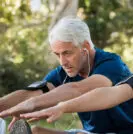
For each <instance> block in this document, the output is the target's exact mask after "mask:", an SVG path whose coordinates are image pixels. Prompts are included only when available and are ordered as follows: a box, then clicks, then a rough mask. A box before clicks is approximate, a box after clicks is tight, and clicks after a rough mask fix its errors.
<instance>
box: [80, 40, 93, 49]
mask: <svg viewBox="0 0 133 134" xmlns="http://www.w3.org/2000/svg"><path fill="white" fill-rule="evenodd" d="M82 47H83V50H85V49H87V50H88V51H89V50H90V49H91V47H90V44H89V42H88V41H86V40H85V41H84V43H83V45H82Z"/></svg>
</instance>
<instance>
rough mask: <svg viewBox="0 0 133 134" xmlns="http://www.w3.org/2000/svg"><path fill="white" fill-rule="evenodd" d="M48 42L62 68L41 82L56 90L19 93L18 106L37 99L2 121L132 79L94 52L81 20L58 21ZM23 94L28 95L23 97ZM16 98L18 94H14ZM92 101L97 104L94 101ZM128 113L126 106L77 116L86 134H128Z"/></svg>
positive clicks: (117, 63) (110, 57)
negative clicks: (51, 85)
mask: <svg viewBox="0 0 133 134" xmlns="http://www.w3.org/2000/svg"><path fill="white" fill-rule="evenodd" d="M49 41H50V46H51V50H52V52H53V53H55V55H56V56H57V59H58V60H59V62H60V65H61V66H59V67H57V68H56V69H54V70H52V71H51V72H49V73H48V75H47V76H46V77H45V78H44V80H46V81H48V82H49V83H52V84H53V85H54V86H55V88H54V90H51V91H50V92H48V93H45V94H43V95H41V94H42V91H41V90H38V91H34V92H31V91H21V92H24V94H23V97H20V98H22V99H20V100H18V102H17V103H19V102H21V101H24V100H26V99H28V98H30V97H32V96H36V97H32V98H31V99H28V100H27V101H24V102H22V103H20V104H18V105H17V106H15V107H13V108H11V109H8V110H6V111H3V112H2V113H1V115H0V116H1V117H4V116H8V115H12V116H16V117H19V115H20V114H22V113H26V112H32V111H36V110H40V109H43V108H48V107H51V106H55V105H56V104H58V103H59V102H61V101H65V100H70V99H73V98H76V97H78V96H81V95H83V94H85V93H87V92H89V91H91V90H93V89H95V88H100V87H110V86H112V85H115V84H116V83H118V82H119V81H121V80H123V79H124V78H126V77H128V76H130V75H131V72H130V71H129V69H128V68H127V66H126V65H125V64H124V63H123V62H122V61H121V59H120V57H119V56H117V55H115V54H112V53H108V52H104V51H102V50H100V49H97V48H94V45H93V43H92V41H91V37H90V32H89V29H88V26H87V25H86V24H85V23H84V22H83V21H81V20H80V19H77V18H63V19H62V20H60V21H59V23H57V25H56V26H55V27H54V28H53V29H52V30H51V32H50V34H49ZM25 92H28V93H29V94H28V95H25ZM18 94H19V92H17V95H18ZM13 95H14V93H13ZM37 95H38V96H37ZM9 96H10V95H9ZM9 96H8V97H9ZM18 96H19V95H18ZM93 97H95V96H93ZM8 100H9V99H8ZM95 101H99V100H97V99H95ZM105 101H106V100H105ZM3 103H5V102H3ZM10 103H11V102H10ZM130 104H132V102H130ZM13 105H16V103H15V104H14V103H13V102H12V104H11V105H10V107H11V106H13ZM101 107H102V106H101ZM6 108H7V107H6ZM6 108H5V109H6ZM8 108H9V107H8ZM3 109H4V108H3ZM125 110H126V111H125ZM127 112H128V104H127V103H123V105H122V106H121V107H119V106H116V107H113V108H112V109H108V110H100V111H91V112H90V111H89V112H80V113H78V115H79V117H80V119H81V122H82V124H83V129H84V130H83V131H84V132H85V133H89V132H92V133H109V132H113V133H117V132H119V133H120V132H123V133H124V132H126V133H127V130H128V132H129V133H130V132H132V131H133V130H132V129H133V128H132V121H131V120H132V119H130V118H131V117H132V113H130V116H131V117H130V116H129V118H128V119H127V118H126V117H127V115H126V113H127ZM118 115H119V116H118ZM14 121H16V118H14V119H13V121H12V123H11V126H12V124H13V123H14ZM32 132H33V134H34V133H37V134H41V133H45V134H51V133H52V134H67V133H74V134H76V133H78V132H82V130H78V131H77V130H76V131H75V130H74V131H73V130H72V131H71V132H70V131H64V132H63V131H54V130H49V129H46V128H37V127H36V128H34V129H33V130H32Z"/></svg>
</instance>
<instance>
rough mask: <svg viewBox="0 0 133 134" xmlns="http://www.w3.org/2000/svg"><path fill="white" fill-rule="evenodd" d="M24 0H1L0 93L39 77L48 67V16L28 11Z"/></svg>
mask: <svg viewBox="0 0 133 134" xmlns="http://www.w3.org/2000/svg"><path fill="white" fill-rule="evenodd" d="M28 2H29V1H28V0H25V1H23V0H19V1H18V0H11V1H7V0H4V1H3V2H2V6H1V7H0V13H1V18H0V31H1V32H0V68H1V69H0V96H3V95H4V94H7V93H8V92H12V91H14V90H16V89H20V88H23V87H25V86H26V85H28V84H29V83H32V82H33V81H37V80H40V79H42V78H43V77H44V76H45V75H46V73H47V72H48V70H50V69H51V66H50V65H51V64H49V63H50V62H52V61H49V62H48V61H47V60H48V58H47V55H48V47H47V41H46V40H47V31H48V29H47V28H48V24H49V22H50V21H49V18H48V17H47V19H46V18H44V17H42V16H43V14H42V13H41V12H38V13H32V12H31V10H30V6H29V3H28ZM40 18H41V19H40Z"/></svg>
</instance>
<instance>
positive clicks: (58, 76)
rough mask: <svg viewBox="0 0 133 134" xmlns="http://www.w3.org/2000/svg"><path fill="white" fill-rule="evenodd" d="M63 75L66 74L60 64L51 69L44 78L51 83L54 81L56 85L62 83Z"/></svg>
mask: <svg viewBox="0 0 133 134" xmlns="http://www.w3.org/2000/svg"><path fill="white" fill-rule="evenodd" d="M63 76H65V74H64V72H63V71H62V68H61V67H60V66H59V67H57V68H56V69H54V70H52V71H50V72H49V73H48V74H47V75H46V76H45V77H44V78H43V80H46V81H48V82H50V83H52V84H53V85H54V86H55V87H57V86H59V85H61V84H62V79H63Z"/></svg>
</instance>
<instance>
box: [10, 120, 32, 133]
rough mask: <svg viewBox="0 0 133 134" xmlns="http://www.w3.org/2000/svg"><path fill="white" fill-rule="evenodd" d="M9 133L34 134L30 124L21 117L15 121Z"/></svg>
mask: <svg viewBox="0 0 133 134" xmlns="http://www.w3.org/2000/svg"><path fill="white" fill-rule="evenodd" d="M9 134H32V132H31V128H30V126H29V124H28V123H27V122H26V121H25V120H23V119H21V120H18V121H16V122H15V124H14V125H13V127H12V128H11V131H10V133H9Z"/></svg>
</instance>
